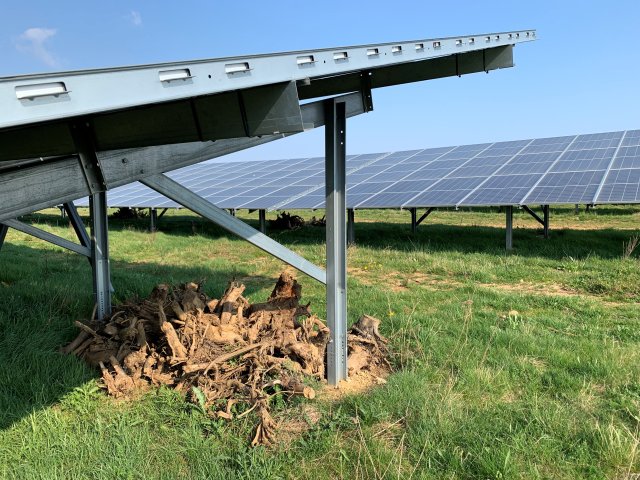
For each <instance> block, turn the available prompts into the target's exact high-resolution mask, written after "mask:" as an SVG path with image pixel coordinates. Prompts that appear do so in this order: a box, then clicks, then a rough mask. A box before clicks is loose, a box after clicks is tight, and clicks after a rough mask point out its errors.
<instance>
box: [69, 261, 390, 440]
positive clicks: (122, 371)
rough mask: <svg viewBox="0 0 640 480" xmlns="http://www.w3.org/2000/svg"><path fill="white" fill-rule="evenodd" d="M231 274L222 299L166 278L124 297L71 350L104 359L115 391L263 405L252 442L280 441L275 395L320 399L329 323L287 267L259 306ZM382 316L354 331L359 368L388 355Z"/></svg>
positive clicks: (354, 361) (230, 409)
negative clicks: (163, 388) (159, 391)
mask: <svg viewBox="0 0 640 480" xmlns="http://www.w3.org/2000/svg"><path fill="white" fill-rule="evenodd" d="M244 290H245V286H244V285H242V284H239V283H236V282H235V281H234V282H231V283H230V284H229V287H228V288H227V289H226V291H225V292H224V295H223V296H222V298H221V299H220V300H217V299H211V298H208V297H207V296H206V295H205V294H204V293H203V291H202V285H201V284H197V283H187V284H183V285H179V286H177V287H172V286H169V285H166V284H160V285H158V286H157V287H155V288H154V290H153V291H152V292H151V295H150V296H149V297H148V298H147V299H144V300H142V301H139V302H128V303H124V304H122V305H120V306H118V307H116V308H115V309H114V313H113V314H112V316H111V317H110V318H109V319H107V320H106V321H104V322H100V323H98V322H93V323H91V324H90V325H85V324H83V323H80V322H76V324H77V326H78V327H79V328H80V330H81V331H80V334H79V335H78V337H77V338H76V339H75V340H74V341H73V342H71V343H70V344H69V345H67V346H66V347H65V348H64V349H63V351H64V352H66V353H72V354H74V355H77V356H79V357H81V358H83V359H84V360H85V361H87V362H88V363H90V364H91V365H94V366H96V367H99V368H100V369H101V371H102V380H103V382H104V386H105V388H106V389H107V391H108V393H109V394H110V395H112V396H114V397H129V396H131V395H133V394H134V393H135V392H137V391H139V390H140V389H141V388H144V387H147V386H149V385H167V386H170V387H173V388H175V389H177V390H179V391H182V392H184V393H185V394H187V395H188V396H189V397H190V399H191V400H192V401H193V402H194V403H196V404H200V405H201V406H202V407H203V408H204V409H205V410H206V411H207V412H209V414H210V415H213V416H216V417H218V418H224V419H227V420H232V419H233V418H238V417H240V416H244V415H246V414H248V413H249V412H251V411H255V413H256V414H257V418H258V419H259V421H258V424H257V426H256V430H255V435H254V437H253V440H252V442H251V443H252V445H269V444H271V443H273V442H274V439H275V428H276V422H275V421H274V419H273V418H272V416H271V414H270V413H269V399H270V398H271V397H272V396H274V395H285V396H286V397H290V396H293V395H302V396H304V397H306V398H309V399H311V398H314V397H315V390H314V389H313V388H312V387H310V386H309V382H310V380H312V379H314V378H315V379H317V380H322V379H324V373H325V372H324V369H325V352H326V347H327V343H328V341H329V328H328V327H327V326H326V325H325V324H324V323H323V322H322V321H321V320H320V319H319V318H318V317H317V316H315V315H312V314H311V311H310V308H309V305H308V304H307V305H301V304H300V303H299V301H300V296H301V286H300V284H299V283H298V282H297V281H296V280H295V279H294V278H293V277H292V276H291V275H289V274H288V273H287V272H285V273H283V274H282V275H281V276H280V278H279V279H278V281H277V283H276V285H275V288H274V289H273V292H272V293H271V295H270V297H269V299H268V300H267V301H266V302H264V303H254V304H252V305H251V304H249V302H248V301H247V300H246V299H245V298H244V297H243V296H242V294H243V292H244ZM378 325H379V321H378V320H376V319H375V318H373V317H368V316H363V317H362V318H361V319H360V321H359V322H357V323H356V324H355V325H354V326H353V327H352V328H351V330H350V331H349V335H348V348H349V359H348V362H349V373H350V375H352V374H354V373H355V372H357V371H360V370H361V369H370V368H377V367H379V366H381V365H383V364H385V365H388V364H387V363H386V362H387V360H386V354H387V350H386V345H385V344H386V339H384V338H383V337H382V336H380V334H379V332H378Z"/></svg>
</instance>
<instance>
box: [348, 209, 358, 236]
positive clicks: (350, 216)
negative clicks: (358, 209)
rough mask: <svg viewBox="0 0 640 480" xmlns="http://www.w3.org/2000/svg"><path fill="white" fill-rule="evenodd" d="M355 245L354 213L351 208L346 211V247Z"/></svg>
mask: <svg viewBox="0 0 640 480" xmlns="http://www.w3.org/2000/svg"><path fill="white" fill-rule="evenodd" d="M354 243H356V224H355V212H354V211H353V208H349V209H348V210H347V245H353V244H354Z"/></svg>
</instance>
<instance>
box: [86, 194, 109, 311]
mask: <svg viewBox="0 0 640 480" xmlns="http://www.w3.org/2000/svg"><path fill="white" fill-rule="evenodd" d="M89 208H90V210H91V254H92V260H93V262H92V266H93V291H94V293H95V299H96V304H97V310H96V314H97V318H98V320H102V319H103V318H104V317H106V316H107V315H110V314H111V289H110V286H111V281H110V280H111V276H110V272H109V233H108V221H107V194H106V192H97V193H94V194H92V195H90V196H89Z"/></svg>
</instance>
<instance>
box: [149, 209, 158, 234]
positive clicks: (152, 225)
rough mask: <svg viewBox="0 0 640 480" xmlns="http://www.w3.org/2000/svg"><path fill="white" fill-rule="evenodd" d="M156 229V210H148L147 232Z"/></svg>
mask: <svg viewBox="0 0 640 480" xmlns="http://www.w3.org/2000/svg"><path fill="white" fill-rule="evenodd" d="M157 229H158V210H157V209H156V208H150V209H149V231H150V232H155V231H156V230H157Z"/></svg>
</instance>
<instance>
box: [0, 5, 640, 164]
mask: <svg viewBox="0 0 640 480" xmlns="http://www.w3.org/2000/svg"><path fill="white" fill-rule="evenodd" d="M639 26H640V1H638V0H635V1H616V0H610V1H609V2H596V1H590V0H583V1H574V0H570V1H561V0H556V1H547V0H542V1H535V2H523V1H517V0H511V1H485V2H478V1H467V0H459V1H458V2H408V1H399V0H394V1H393V2H392V1H385V2H380V1H368V2H360V1H351V2H349V1H341V2H337V1H318V2H303V1H271V2H250V1H245V2H216V1H186V0H185V1H181V2H167V1H160V0H156V1H151V0H146V1H145V0H139V1H118V0H111V1H102V2H98V1H94V0H84V1H76V0H72V1H61V2H51V1H44V0H40V1H29V0H23V1H21V2H17V1H13V0H12V1H9V0H0V58H1V59H2V61H1V62H0V76H5V75H14V74H21V73H33V72H41V71H56V70H69V69H82V68H92V67H106V66H118V65H130V64H141V63H152V62H162V61H172V60H189V59H196V58H214V57H220V56H230V55H242V54H252V53H269V52H276V51H284V50H301V49H312V48H322V47H333V46H346V45H356V44H364V43H382V42H392V41H400V40H413V39H420V38H433V37H442V36H456V35H465V34H479V33H489V32H494V31H504V30H515V29H529V28H536V29H537V31H538V40H537V41H535V42H532V43H528V44H523V45H519V46H517V47H516V49H515V62H516V67H515V68H511V69H505V70H500V71H493V72H491V73H489V74H488V75H487V74H474V75H469V76H464V77H462V78H446V79H441V80H435V81H429V82H422V83H416V84H411V85H402V86H397V87H390V88H385V89H378V90H375V91H374V107H375V110H374V112H372V113H369V114H367V115H362V116H360V117H357V118H354V119H352V120H350V121H349V125H348V129H347V133H348V140H347V150H348V152H349V153H366V152H386V151H393V150H408V149H413V148H426V147H435V146H443V145H458V144H466V143H479V142H493V141H502V140H511V139H522V138H533V137H545V136H556V135H564V134H574V133H592V132H604V131H613V130H626V129H637V128H640V49H639V48H638V44H639V43H640V31H639V30H640V29H639ZM322 153H323V133H322V131H321V129H318V130H317V131H313V132H308V133H304V134H300V135H296V136H294V137H292V138H289V139H286V140H281V141H278V142H274V143H272V144H269V145H264V146H261V147H258V148H256V149H251V150H247V151H244V152H241V153H238V154H235V155H234V156H233V158H234V159H252V160H254V159H267V158H287V157H292V158H293V157H304V156H315V155H321V154H322Z"/></svg>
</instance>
